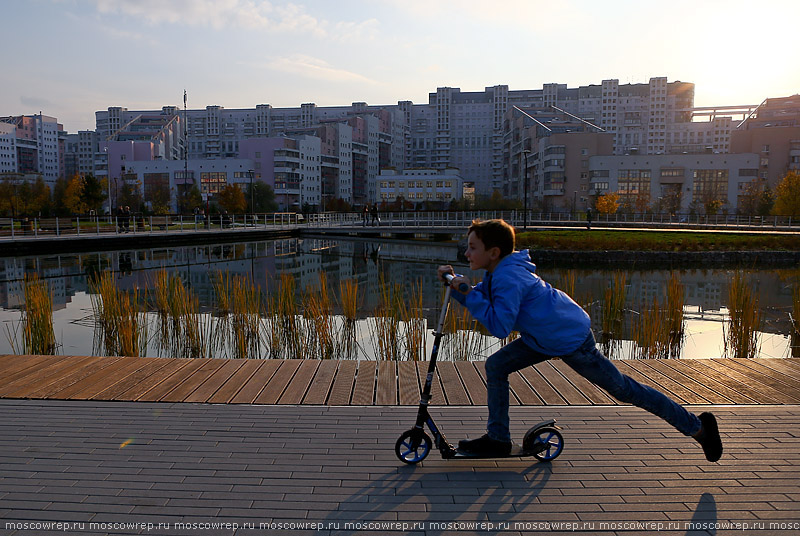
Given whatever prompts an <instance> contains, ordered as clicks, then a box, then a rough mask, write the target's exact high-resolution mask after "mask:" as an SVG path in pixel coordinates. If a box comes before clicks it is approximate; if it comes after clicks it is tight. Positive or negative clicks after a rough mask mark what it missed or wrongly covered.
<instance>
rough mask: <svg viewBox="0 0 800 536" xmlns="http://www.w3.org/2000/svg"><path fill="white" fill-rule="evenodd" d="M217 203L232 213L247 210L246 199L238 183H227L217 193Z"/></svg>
mask: <svg viewBox="0 0 800 536" xmlns="http://www.w3.org/2000/svg"><path fill="white" fill-rule="evenodd" d="M217 203H219V206H220V207H222V208H223V209H224V210H227V211H228V212H230V213H232V214H240V213H242V212H244V211H245V210H247V200H246V199H245V197H244V192H243V191H242V189H241V188H240V187H239V185H238V184H229V185H228V186H226V187H225V188H223V189H222V190H220V192H219V194H217Z"/></svg>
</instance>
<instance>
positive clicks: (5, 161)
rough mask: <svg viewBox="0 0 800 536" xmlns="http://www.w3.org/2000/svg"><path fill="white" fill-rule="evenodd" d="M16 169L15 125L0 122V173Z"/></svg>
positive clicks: (14, 171)
mask: <svg viewBox="0 0 800 536" xmlns="http://www.w3.org/2000/svg"><path fill="white" fill-rule="evenodd" d="M16 171H17V127H15V126H14V125H10V124H8V123H0V173H16Z"/></svg>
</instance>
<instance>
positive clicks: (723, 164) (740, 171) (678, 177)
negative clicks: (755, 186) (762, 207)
mask: <svg viewBox="0 0 800 536" xmlns="http://www.w3.org/2000/svg"><path fill="white" fill-rule="evenodd" d="M758 164H759V156H758V155H757V154H713V153H710V154H698V155H688V154H687V155H627V156H616V155H613V156H592V157H590V158H589V175H590V188H589V195H591V196H599V195H603V194H606V193H609V192H615V193H617V194H619V196H620V203H621V205H623V206H625V207H627V209H628V210H630V211H632V212H644V211H646V210H649V209H650V208H651V207H655V209H656V211H659V212H662V213H679V212H684V213H685V212H690V211H692V210H695V211H697V212H699V213H705V208H704V207H705V206H706V205H707V204H709V203H710V202H712V201H718V202H720V203H721V206H720V207H719V210H721V211H727V212H735V211H736V207H737V206H738V200H739V196H741V195H742V194H744V193H745V191H746V189H747V187H748V185H749V184H750V183H751V182H752V181H753V179H754V178H755V177H756V175H757V173H758Z"/></svg>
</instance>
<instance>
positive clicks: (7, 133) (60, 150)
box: [0, 114, 66, 186]
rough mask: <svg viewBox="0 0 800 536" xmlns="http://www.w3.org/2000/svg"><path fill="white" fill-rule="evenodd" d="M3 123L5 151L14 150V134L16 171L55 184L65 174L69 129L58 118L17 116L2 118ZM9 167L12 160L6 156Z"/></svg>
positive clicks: (0, 121) (0, 119)
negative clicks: (39, 176)
mask: <svg viewBox="0 0 800 536" xmlns="http://www.w3.org/2000/svg"><path fill="white" fill-rule="evenodd" d="M0 124H5V125H8V126H11V127H12V128H13V132H12V130H11V129H9V127H8V126H4V127H3V130H2V131H0V132H2V134H0V136H2V137H3V138H6V140H7V141H5V142H3V145H4V146H5V148H6V151H9V150H11V146H12V143H11V142H10V141H8V138H10V137H12V136H13V137H14V142H13V148H14V151H15V155H16V156H15V163H14V166H15V167H16V169H13V170H10V171H13V172H16V173H22V174H23V175H26V174H37V175H41V176H42V177H43V178H44V180H45V182H46V183H47V184H48V185H50V186H52V185H53V184H55V182H56V180H57V179H58V178H59V177H61V176H63V175H64V139H65V137H66V132H64V127H63V126H62V125H60V124H59V123H58V120H57V119H56V118H55V117H50V116H47V115H42V114H38V115H18V116H7V117H0ZM6 162H9V164H6V165H7V166H9V167H10V166H11V164H10V163H11V162H12V159H11V158H7V159H6Z"/></svg>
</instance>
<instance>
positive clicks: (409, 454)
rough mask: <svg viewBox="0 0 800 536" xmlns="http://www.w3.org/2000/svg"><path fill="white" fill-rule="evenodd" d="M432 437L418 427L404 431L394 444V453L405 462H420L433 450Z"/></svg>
mask: <svg viewBox="0 0 800 536" xmlns="http://www.w3.org/2000/svg"><path fill="white" fill-rule="evenodd" d="M431 444H432V442H431V438H430V437H429V436H428V434H426V433H425V432H423V431H422V430H418V429H411V430H408V431H406V432H403V435H401V436H400V437H399V438H398V439H397V443H395V444H394V453H395V454H396V455H397V457H398V458H399V459H400V461H401V462H403V463H408V464H415V463H419V462H421V461H422V460H424V459H425V458H427V456H428V454H429V453H430V451H431Z"/></svg>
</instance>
